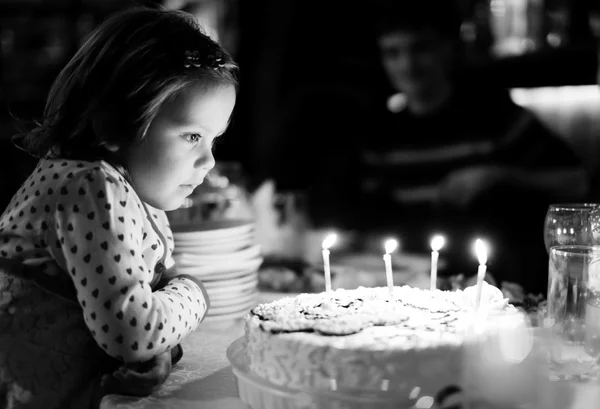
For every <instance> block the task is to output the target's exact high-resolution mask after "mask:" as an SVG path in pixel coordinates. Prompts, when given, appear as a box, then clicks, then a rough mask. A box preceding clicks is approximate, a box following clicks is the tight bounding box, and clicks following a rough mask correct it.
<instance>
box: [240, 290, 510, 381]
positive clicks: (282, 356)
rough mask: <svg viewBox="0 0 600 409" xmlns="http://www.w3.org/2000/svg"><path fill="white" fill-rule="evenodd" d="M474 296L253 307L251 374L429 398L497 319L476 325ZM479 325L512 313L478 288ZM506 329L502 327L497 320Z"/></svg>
mask: <svg viewBox="0 0 600 409" xmlns="http://www.w3.org/2000/svg"><path fill="white" fill-rule="evenodd" d="M475 294H476V289H474V288H467V289H465V290H464V291H461V290H458V291H453V292H450V291H440V290H434V291H429V290H422V289H418V288H413V287H409V286H401V287H394V291H393V296H392V295H391V294H390V292H389V290H388V288H387V287H375V288H366V287H359V288H357V289H352V290H346V289H338V290H336V291H331V292H323V293H318V294H300V295H298V296H296V297H286V298H282V299H280V300H277V301H273V302H271V303H267V304H260V305H257V306H256V307H255V308H253V309H252V311H251V312H250V313H249V314H248V315H247V316H246V329H245V339H246V351H247V354H248V357H249V361H250V369H251V370H252V371H253V372H254V373H255V374H257V375H259V376H261V377H263V378H266V379H268V380H269V381H270V382H272V383H275V384H277V385H285V386H288V387H293V388H301V389H306V388H309V389H310V388H332V385H335V387H336V388H338V387H339V388H363V389H370V390H373V389H375V390H377V389H381V390H387V389H391V388H394V389H395V390H399V391H401V390H406V391H407V393H408V392H409V391H410V390H412V389H413V388H415V387H419V388H422V389H423V388H425V389H430V392H431V393H435V392H436V391H437V390H439V389H440V388H441V387H443V386H446V385H448V384H451V383H456V382H457V374H459V373H460V370H461V363H462V362H461V356H462V355H461V352H462V350H463V347H464V345H465V344H466V343H467V342H469V337H470V336H472V334H473V332H472V331H471V329H472V327H473V323H474V322H476V323H477V324H476V325H478V326H480V327H484V329H483V330H482V329H481V328H479V331H477V334H478V336H482V335H481V334H483V333H485V332H486V331H488V330H491V329H493V327H494V325H495V324H494V322H495V319H493V318H492V319H483V320H482V319H477V320H474V315H473V314H474V298H475ZM478 312H479V318H481V314H482V313H484V314H486V316H488V317H494V316H495V315H497V314H503V315H506V314H513V313H516V309H514V307H512V306H511V305H510V304H508V302H507V300H505V299H504V297H503V296H502V292H501V291H500V290H498V289H497V288H495V287H493V286H491V285H488V284H485V285H484V286H483V288H482V296H481V302H480V308H479V310H478ZM503 321H504V322H506V320H503Z"/></svg>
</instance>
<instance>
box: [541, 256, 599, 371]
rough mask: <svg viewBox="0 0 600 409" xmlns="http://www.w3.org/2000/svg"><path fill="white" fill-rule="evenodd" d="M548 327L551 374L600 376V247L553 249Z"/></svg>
mask: <svg viewBox="0 0 600 409" xmlns="http://www.w3.org/2000/svg"><path fill="white" fill-rule="evenodd" d="M544 326H545V328H546V329H547V330H548V332H547V334H548V337H549V339H548V341H549V344H548V345H549V355H548V356H549V359H550V371H551V374H553V375H555V376H556V377H558V378H561V379H573V377H588V378H590V377H592V378H596V377H598V376H599V375H600V366H599V365H598V359H599V358H600V247H596V246H583V245H568V246H553V247H551V248H550V256H549V265H548V304H547V314H546V319H545V320H544Z"/></svg>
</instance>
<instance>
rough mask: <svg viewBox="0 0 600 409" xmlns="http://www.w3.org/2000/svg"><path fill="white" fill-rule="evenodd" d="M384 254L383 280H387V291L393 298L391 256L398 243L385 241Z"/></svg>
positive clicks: (392, 240) (390, 240)
mask: <svg viewBox="0 0 600 409" xmlns="http://www.w3.org/2000/svg"><path fill="white" fill-rule="evenodd" d="M384 246H385V254H384V255H383V261H384V263H385V278H386V280H387V286H388V290H390V296H394V277H393V275H392V256H391V254H390V253H393V252H394V250H396V248H397V247H398V242H397V241H396V240H394V239H389V240H386V242H385V245H384Z"/></svg>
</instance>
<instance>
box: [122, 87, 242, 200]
mask: <svg viewBox="0 0 600 409" xmlns="http://www.w3.org/2000/svg"><path fill="white" fill-rule="evenodd" d="M235 98H236V93H235V88H234V87H233V86H232V85H227V86H222V87H215V88H206V87H204V88H203V87H201V86H195V87H191V88H190V89H188V90H185V91H183V92H181V93H179V94H178V95H177V96H176V97H175V98H173V99H172V100H170V101H168V102H166V103H165V104H163V106H162V107H161V108H160V111H159V112H158V115H157V116H156V118H155V119H154V120H153V121H152V123H151V125H150V127H149V128H148V132H147V133H146V137H145V138H144V139H143V140H142V141H139V142H136V143H134V144H133V146H132V147H131V148H130V149H128V152H127V153H126V155H125V167H126V168H127V170H128V171H129V173H130V175H131V178H132V179H133V184H134V186H135V190H136V192H137V194H138V195H139V196H140V198H141V199H142V200H143V201H144V202H146V203H148V204H149V205H150V206H152V207H155V208H157V209H161V210H174V209H177V208H179V207H180V206H181V205H182V204H183V201H184V199H185V198H186V197H187V196H189V195H190V194H191V193H192V192H193V191H194V188H196V187H197V186H198V185H199V184H201V183H202V181H203V180H204V177H205V176H206V174H207V173H208V171H209V170H211V169H212V168H213V167H214V166H215V158H214V156H213V153H212V146H213V142H214V140H215V138H217V137H218V136H219V135H221V134H222V133H223V132H225V130H226V129H227V125H228V123H229V118H230V116H231V113H232V111H233V106H234V105H235Z"/></svg>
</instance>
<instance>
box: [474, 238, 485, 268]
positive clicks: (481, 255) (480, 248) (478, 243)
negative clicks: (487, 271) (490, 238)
mask: <svg viewBox="0 0 600 409" xmlns="http://www.w3.org/2000/svg"><path fill="white" fill-rule="evenodd" d="M475 255H477V260H478V261H479V264H480V265H483V264H485V263H486V262H487V246H486V244H485V242H484V241H483V240H481V239H477V240H475Z"/></svg>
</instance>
